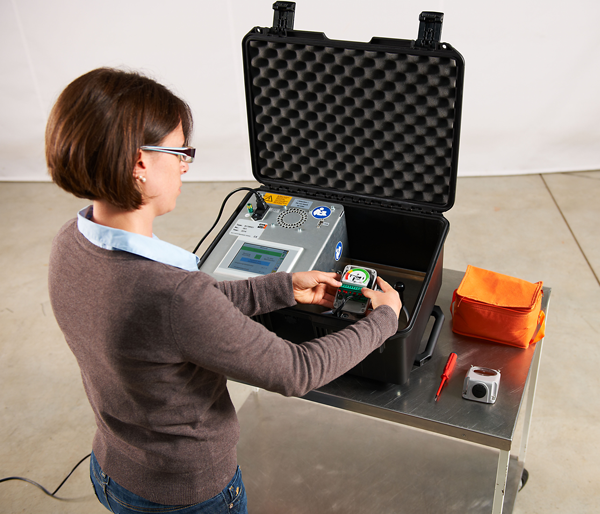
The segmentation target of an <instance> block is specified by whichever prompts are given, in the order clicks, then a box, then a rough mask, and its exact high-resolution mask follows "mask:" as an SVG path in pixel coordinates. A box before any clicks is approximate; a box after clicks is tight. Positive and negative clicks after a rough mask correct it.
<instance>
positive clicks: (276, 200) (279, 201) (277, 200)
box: [263, 193, 292, 205]
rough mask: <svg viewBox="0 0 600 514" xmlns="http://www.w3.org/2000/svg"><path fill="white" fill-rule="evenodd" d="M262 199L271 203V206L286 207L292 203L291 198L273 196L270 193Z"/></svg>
mask: <svg viewBox="0 0 600 514" xmlns="http://www.w3.org/2000/svg"><path fill="white" fill-rule="evenodd" d="M263 199H264V201H265V202H267V203H272V204H273V205H287V204H288V203H290V202H291V201H292V197H291V196H283V195H274V194H272V193H265V194H264V195H263Z"/></svg>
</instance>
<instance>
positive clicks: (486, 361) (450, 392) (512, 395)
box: [304, 269, 551, 450]
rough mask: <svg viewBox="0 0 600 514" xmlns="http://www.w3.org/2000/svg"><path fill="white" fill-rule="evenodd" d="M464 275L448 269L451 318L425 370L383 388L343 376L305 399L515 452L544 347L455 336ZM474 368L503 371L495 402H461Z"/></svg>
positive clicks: (443, 293) (442, 299)
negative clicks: (455, 296) (456, 298)
mask: <svg viewBox="0 0 600 514" xmlns="http://www.w3.org/2000/svg"><path fill="white" fill-rule="evenodd" d="M463 276H464V273H462V272H458V271H453V270H447V269H444V271H443V280H442V287H441V290H440V293H439V296H438V299H437V302H436V304H437V305H439V306H440V307H441V309H442V311H443V312H444V315H445V317H446V319H445V322H444V326H443V328H442V331H441V333H440V336H439V339H438V343H437V347H436V349H435V352H434V354H433V357H432V358H431V360H430V361H429V362H427V363H425V364H424V365H423V366H422V367H420V368H414V369H413V371H412V373H411V375H410V379H409V381H408V382H407V383H406V384H404V385H402V386H397V385H394V384H383V383H379V382H376V381H373V380H368V379H365V378H360V377H354V376H351V375H344V376H342V377H340V378H338V379H337V380H334V381H333V382H331V383H330V384H328V385H326V386H324V387H322V388H320V389H317V390H315V391H311V392H310V393H309V394H308V395H306V396H305V397H304V398H305V399H307V400H311V401H315V402H318V403H322V404H326V405H331V406H334V407H339V408H342V409H345V410H348V411H352V412H357V413H361V414H365V415H368V416H372V417H376V418H381V419H385V420H388V421H392V422H395V423H401V424H403V425H408V426H412V427H416V428H420V429H424V430H427V431H430V432H434V433H438V434H443V435H447V436H451V437H455V438H458V439H462V440H466V441H470V442H474V443H478V444H484V445H486V446H490V447H493V448H498V449H500V450H510V449H511V445H512V441H513V435H514V432H515V428H516V425H517V418H518V416H519V411H520V409H521V405H522V403H523V399H524V392H525V388H526V385H527V378H528V376H529V372H530V369H531V365H532V360H533V357H534V353H535V352H536V349H537V348H538V347H539V345H530V347H529V348H528V349H522V348H516V347H512V346H508V345H503V344H498V343H493V342H487V341H484V340H481V339H475V338H469V337H466V336H461V335H458V334H455V333H454V332H452V317H451V315H450V302H451V300H452V293H453V292H454V290H455V289H456V288H457V287H458V285H459V284H460V281H461V280H462V277H463ZM550 292H551V290H550V289H549V288H544V297H543V300H542V309H543V310H544V311H545V312H546V313H547V310H548V303H549V300H550ZM451 352H456V353H457V355H458V359H457V362H456V367H455V369H454V372H453V373H452V376H451V378H450V380H449V382H448V384H447V385H446V386H445V387H444V389H443V390H442V393H441V395H440V398H439V400H438V401H437V402H435V401H434V398H435V393H436V391H437V389H438V387H439V384H440V380H441V374H442V371H443V370H444V366H445V364H446V361H447V359H448V355H449V354H450V353H451ZM471 365H475V366H484V367H488V368H493V369H499V370H500V371H501V379H500V388H499V393H498V399H497V400H496V403H495V404H493V405H490V404H484V403H479V402H473V401H469V400H465V399H463V398H462V386H463V381H464V378H465V375H466V373H467V371H468V370H469V368H470V366H471Z"/></svg>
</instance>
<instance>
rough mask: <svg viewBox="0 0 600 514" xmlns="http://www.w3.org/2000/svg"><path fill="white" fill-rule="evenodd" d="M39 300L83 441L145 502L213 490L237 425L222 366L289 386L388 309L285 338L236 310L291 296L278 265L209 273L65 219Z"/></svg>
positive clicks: (372, 342) (268, 306)
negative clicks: (84, 431) (257, 273)
mask: <svg viewBox="0 0 600 514" xmlns="http://www.w3.org/2000/svg"><path fill="white" fill-rule="evenodd" d="M49 289H50V300H51V302H52V307H53V309H54V314H55V316H56V319H57V321H58V324H59V326H60V328H61V330H62V331H63V333H64V336H65V339H66V341H67V343H68V344H69V346H70V348H71V350H72V351H73V353H74V354H75V357H76V358H77V362H78V363H79V367H80V368H81V376H82V379H83V385H84V387H85V391H86V393H87V396H88V398H89V401H90V404H91V406H92V409H93V410H94V414H95V416H96V424H97V427H98V429H97V432H96V435H95V437H94V442H93V450H94V453H95V455H96V457H97V459H98V461H99V463H100V466H101V467H102V469H103V470H104V472H105V473H106V474H107V475H108V476H110V477H111V478H112V479H113V480H115V481H116V482H117V483H119V484H120V485H122V486H123V487H125V488H126V489H128V490H130V491H131V492H133V493H135V494H137V495H139V496H142V497H144V498H146V499H148V500H151V501H155V502H157V503H163V504H171V505H182V504H191V503H196V502H200V501H204V500H206V499H208V498H212V497H213V496H215V495H216V494H218V493H219V492H220V491H221V490H222V489H223V488H224V487H225V486H226V485H227V483H228V482H229V481H230V480H231V478H232V477H233V475H234V473H235V470H236V465H237V461H236V448H235V447H236V444H237V441H238V436H239V426H238V422H237V418H236V414H235V410H234V408H233V405H232V403H231V400H230V398H229V394H228V392H227V387H226V378H225V376H226V375H227V376H230V377H233V378H235V379H239V380H243V381H246V382H248V383H251V384H255V385H257V386H259V387H262V388H264V389H268V390H270V391H275V392H279V393H282V394H285V395H296V396H302V395H304V394H306V393H307V392H308V391H310V390H312V389H314V388H317V387H320V386H322V385H324V384H326V383H328V382H330V381H331V380H333V379H334V378H336V377H338V376H339V375H341V374H342V373H344V372H346V371H347V370H349V369H350V368H352V367H353V366H354V365H356V364H357V363H358V362H360V361H361V360H362V359H363V358H364V357H365V356H366V355H368V354H369V353H370V352H371V351H373V350H374V349H375V348H377V347H378V346H379V345H381V343H382V342H383V341H385V340H386V339H387V338H388V337H390V336H392V335H393V334H394V333H395V332H396V330H397V319H396V316H395V314H394V312H393V310H392V309H391V308H390V307H387V306H384V307H379V308H378V309H375V311H373V313H372V314H371V315H369V316H368V317H367V318H365V319H364V320H362V321H360V322H358V323H355V324H354V325H353V326H352V327H350V328H348V329H345V330H343V331H340V332H337V333H335V334H332V335H329V336H326V337H323V338H320V339H315V340H313V341H310V342H307V343H305V344H302V345H296V344H293V343H290V342H288V341H285V340H283V339H280V338H279V337H277V336H276V335H275V334H273V333H272V332H270V331H268V330H267V329H266V328H264V327H263V326H262V325H260V324H258V323H256V322H254V321H252V320H251V319H250V318H249V317H248V316H252V315H255V314H260V313H264V312H270V311H272V310H275V309H280V308H283V307H287V306H291V305H294V304H295V301H294V295H293V291H292V280H291V275H289V274H285V273H276V274H272V275H268V276H265V277H260V278H256V279H251V280H240V281H232V282H217V281H215V280H214V279H213V278H211V277H210V276H208V275H206V274H204V273H202V272H188V271H184V270H181V269H178V268H174V267H171V266H168V265H165V264H161V263H158V262H155V261H151V260H147V259H145V258H143V257H139V256H137V255H133V254H130V253H127V252H120V251H110V250H104V249H101V248H99V247H97V246H95V245H93V244H92V243H90V242H89V241H88V240H87V239H85V237H83V236H82V235H81V233H80V232H79V230H78V229H77V224H76V222H75V220H72V221H70V222H68V223H67V224H66V225H65V226H64V227H63V228H62V229H61V231H60V232H59V233H58V235H57V236H56V238H55V239H54V242H53V246H52V252H51V256H50V271H49Z"/></svg>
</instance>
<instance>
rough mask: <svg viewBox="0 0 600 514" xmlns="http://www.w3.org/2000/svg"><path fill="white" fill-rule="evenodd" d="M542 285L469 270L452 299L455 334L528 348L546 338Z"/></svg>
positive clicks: (473, 269)
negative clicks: (542, 308) (542, 307)
mask: <svg viewBox="0 0 600 514" xmlns="http://www.w3.org/2000/svg"><path fill="white" fill-rule="evenodd" d="M542 286H543V282H537V283H535V284H532V283H531V282H527V281H525V280H521V279H518V278H514V277H509V276H508V275H501V274H500V273H495V272H493V271H488V270H484V269H481V268H476V267H475V266H467V272H466V273H465V276H464V277H463V279H462V282H461V283H460V285H459V286H458V289H457V290H456V291H454V294H453V295H452V304H451V305H450V312H451V313H452V330H453V331H454V332H456V333H457V334H462V335H466V336H472V337H480V338H482V339H488V340H489V341H495V342H497V343H504V344H509V345H512V346H518V347H519V348H527V347H528V346H529V345H530V344H531V343H536V342H537V341H539V340H540V339H542V337H544V329H545V316H544V311H542V310H541V305H542V295H543V290H542Z"/></svg>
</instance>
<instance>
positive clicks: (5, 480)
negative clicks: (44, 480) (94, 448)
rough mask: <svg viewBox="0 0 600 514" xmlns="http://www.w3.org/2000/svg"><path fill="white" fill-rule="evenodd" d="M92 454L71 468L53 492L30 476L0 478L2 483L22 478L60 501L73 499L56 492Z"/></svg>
mask: <svg viewBox="0 0 600 514" xmlns="http://www.w3.org/2000/svg"><path fill="white" fill-rule="evenodd" d="M91 455H92V454H91V453H90V454H88V455H86V456H85V457H84V458H83V459H81V460H80V461H79V462H78V463H77V464H76V465H75V467H74V468H73V469H72V470H71V472H70V473H69V474H68V475H67V476H66V477H65V479H64V480H63V481H62V482H61V483H60V485H59V486H58V487H57V488H56V489H55V490H54V492H53V493H51V492H50V491H48V490H47V489H46V488H45V487H44V486H42V485H40V484H38V483H37V482H34V481H33V480H29V479H28V478H22V477H7V478H0V484H1V483H2V482H8V481H9V480H22V481H23V482H27V483H29V484H32V485H34V486H36V487H38V488H39V489H41V490H42V491H44V493H46V494H47V495H48V496H50V497H52V498H54V499H55V500H60V501H71V500H70V499H69V498H60V497H59V496H56V493H57V492H58V490H59V489H60V488H61V487H62V486H63V485H64V483H65V482H66V481H67V480H68V479H69V477H70V476H71V475H72V474H73V472H74V471H75V470H76V469H77V468H78V467H79V465H80V464H81V463H82V462H84V461H85V460H86V459H88V458H89V457H90V456H91Z"/></svg>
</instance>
